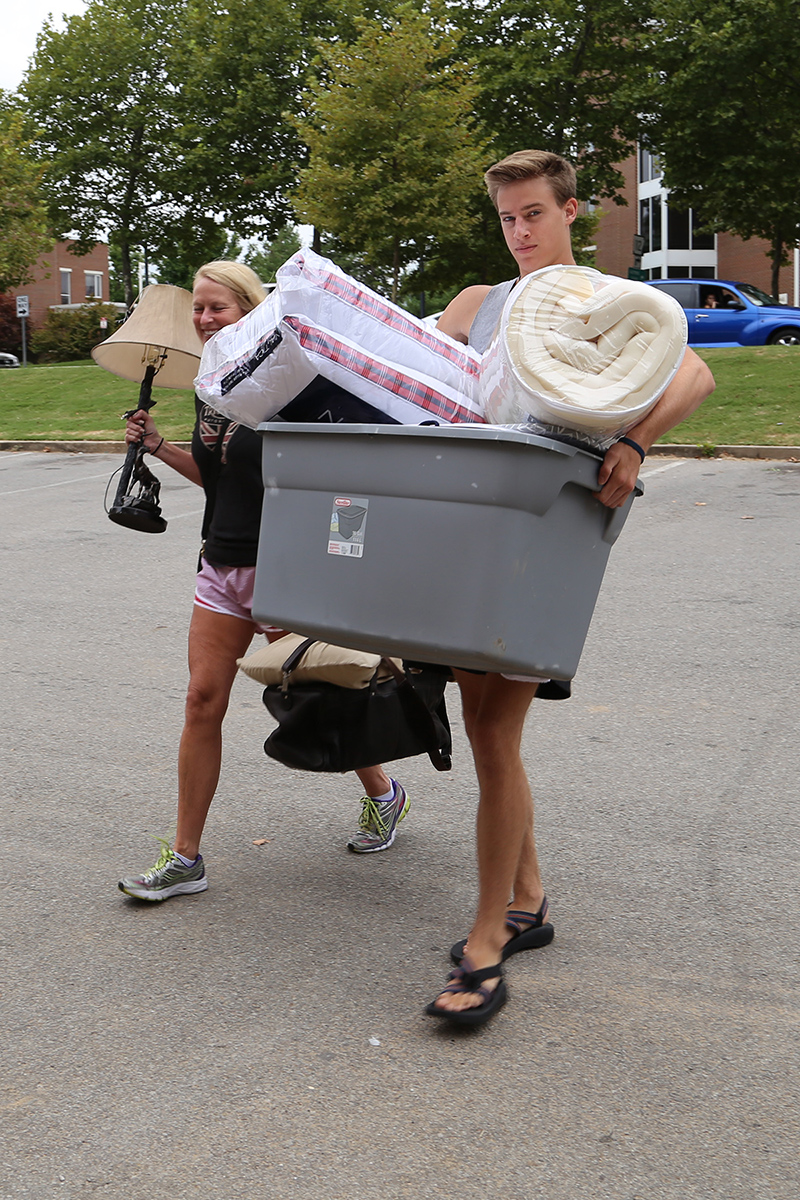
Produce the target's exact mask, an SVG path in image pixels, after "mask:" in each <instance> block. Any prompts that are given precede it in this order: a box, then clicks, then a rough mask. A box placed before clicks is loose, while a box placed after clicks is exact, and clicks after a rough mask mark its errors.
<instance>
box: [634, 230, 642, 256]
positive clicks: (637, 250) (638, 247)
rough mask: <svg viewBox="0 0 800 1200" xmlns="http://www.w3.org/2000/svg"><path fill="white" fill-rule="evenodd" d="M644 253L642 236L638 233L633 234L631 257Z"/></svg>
mask: <svg viewBox="0 0 800 1200" xmlns="http://www.w3.org/2000/svg"><path fill="white" fill-rule="evenodd" d="M643 254H644V238H643V237H642V235H641V234H640V233H635V234H634V235H633V257H634V258H641V257H642V255H643Z"/></svg>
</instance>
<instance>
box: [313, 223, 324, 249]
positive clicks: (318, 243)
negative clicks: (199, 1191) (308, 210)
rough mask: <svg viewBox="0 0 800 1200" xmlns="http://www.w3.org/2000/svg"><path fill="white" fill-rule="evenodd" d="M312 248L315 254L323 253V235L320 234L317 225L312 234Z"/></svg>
mask: <svg viewBox="0 0 800 1200" xmlns="http://www.w3.org/2000/svg"><path fill="white" fill-rule="evenodd" d="M311 249H312V250H313V251H314V253H315V254H322V237H321V236H320V232H319V228H318V227H317V226H316V225H315V226H314V232H313V234H312V236H311Z"/></svg>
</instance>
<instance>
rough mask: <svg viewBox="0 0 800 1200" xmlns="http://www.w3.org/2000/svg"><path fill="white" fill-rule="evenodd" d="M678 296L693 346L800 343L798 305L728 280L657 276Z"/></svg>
mask: <svg viewBox="0 0 800 1200" xmlns="http://www.w3.org/2000/svg"><path fill="white" fill-rule="evenodd" d="M650 286H651V287H654V288H658V290H659V291H660V292H666V293H667V295H668V296H672V297H673V298H674V299H675V300H677V301H678V303H679V304H680V306H681V308H683V309H684V310H685V312H686V320H687V321H688V323H689V345H690V346H800V308H792V307H791V306H790V305H788V304H779V303H778V301H777V300H775V299H774V298H773V297H772V296H768V295H767V293H766V292H762V291H761V289H760V288H757V287H753V285H752V284H751V283H739V282H736V281H735V280H730V279H653V280H651V281H650Z"/></svg>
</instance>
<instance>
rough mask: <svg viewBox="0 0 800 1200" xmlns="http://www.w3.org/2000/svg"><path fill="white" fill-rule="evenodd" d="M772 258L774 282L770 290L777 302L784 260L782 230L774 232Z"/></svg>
mask: <svg viewBox="0 0 800 1200" xmlns="http://www.w3.org/2000/svg"><path fill="white" fill-rule="evenodd" d="M770 256H771V258H772V282H771V284H770V288H771V290H772V295H773V296H774V297H775V299H776V300H777V298H778V289H779V288H780V286H781V285H780V271H781V262H782V260H783V233H782V232H781V230H780V229H775V230H773V233H772V250H771V251H770Z"/></svg>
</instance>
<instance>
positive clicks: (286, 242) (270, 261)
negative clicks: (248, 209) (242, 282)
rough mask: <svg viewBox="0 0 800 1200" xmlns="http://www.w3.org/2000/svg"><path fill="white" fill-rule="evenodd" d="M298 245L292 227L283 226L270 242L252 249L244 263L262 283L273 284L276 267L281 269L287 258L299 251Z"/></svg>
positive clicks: (297, 238)
mask: <svg viewBox="0 0 800 1200" xmlns="http://www.w3.org/2000/svg"><path fill="white" fill-rule="evenodd" d="M300 245H301V243H300V238H299V237H298V235H297V230H296V229H295V227H294V225H284V227H283V229H282V230H281V231H280V233H279V234H278V236H277V237H276V238H273V240H272V241H271V242H268V243H267V244H266V245H264V246H261V247H259V246H255V247H252V248H251V249H250V251H249V253H248V254H247V255H246V256H245V260H244V261H245V262H246V263H247V265H248V267H252V268H253V270H254V271H255V273H256V275H258V277H259V279H261V280H262V281H263V282H264V283H273V282H274V281H275V273H276V272H277V270H278V267H282V266H283V264H284V263H285V262H286V260H287V258H291V257H292V255H293V254H295V253H296V252H297V251H298V250H299V249H300Z"/></svg>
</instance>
